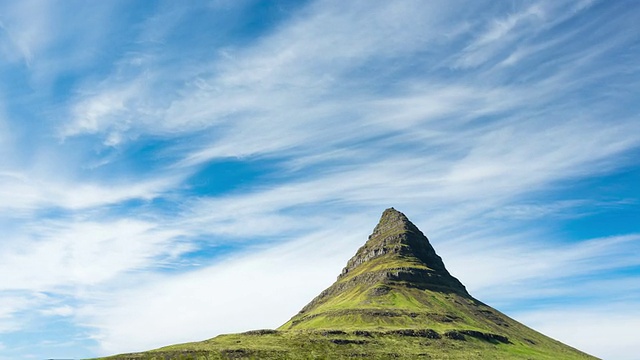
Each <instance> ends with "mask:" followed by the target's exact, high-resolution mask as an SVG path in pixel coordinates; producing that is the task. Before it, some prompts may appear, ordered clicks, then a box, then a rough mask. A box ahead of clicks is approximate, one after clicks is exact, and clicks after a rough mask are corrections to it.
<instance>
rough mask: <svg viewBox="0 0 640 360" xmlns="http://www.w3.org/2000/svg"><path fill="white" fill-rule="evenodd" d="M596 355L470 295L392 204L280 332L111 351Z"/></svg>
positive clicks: (284, 355) (140, 357)
mask: <svg viewBox="0 0 640 360" xmlns="http://www.w3.org/2000/svg"><path fill="white" fill-rule="evenodd" d="M185 356H187V357H189V358H191V357H197V358H205V357H206V358H207V359H240V358H242V359H311V358H322V359H353V358H360V359H418V358H420V359H422V358H430V359H470V358H474V359H522V360H525V359H526V360H529V359H567V360H569V359H575V360H578V359H595V358H593V357H591V356H589V355H587V354H584V353H582V352H580V351H578V350H576V349H573V348H571V347H568V346H566V345H564V344H562V343H560V342H557V341H555V340H553V339H550V338H548V337H546V336H544V335H542V334H540V333H538V332H536V331H535V330H532V329H530V328H527V327H526V326H524V325H522V324H520V323H518V322H517V321H515V320H513V319H511V318H509V317H508V316H506V315H504V314H502V313H501V312H499V311H497V310H495V309H493V308H491V307H490V306H487V305H486V304H483V303H482V302H480V301H478V300H476V299H474V298H473V297H471V295H469V294H468V293H467V291H466V290H465V288H464V286H463V285H462V284H461V283H460V282H459V281H458V280H457V279H456V278H454V277H453V276H451V274H449V272H448V271H447V269H446V268H445V266H444V263H443V262H442V259H441V258H440V256H438V255H437V254H436V252H435V250H434V249H433V247H432V246H431V244H430V243H429V240H427V237H426V236H424V234H423V233H422V232H421V231H420V230H419V229H418V228H417V227H416V226H415V225H414V224H413V223H412V222H411V221H409V219H408V218H407V217H406V216H405V215H404V214H403V213H401V212H399V211H397V210H395V209H394V208H390V209H387V210H385V211H384V212H383V214H382V217H381V218H380V222H379V223H378V225H377V226H376V227H375V229H374V231H373V233H372V234H371V235H370V236H369V239H368V241H367V242H366V243H365V244H364V245H363V246H362V247H361V248H360V249H359V250H358V251H357V252H356V254H355V256H354V257H353V258H351V260H349V262H348V263H347V266H346V267H345V268H344V270H343V271H342V273H341V274H340V276H338V279H337V281H336V282H335V283H334V284H333V285H331V286H330V287H329V288H327V289H326V290H324V291H323V292H321V293H320V295H318V296H317V297H316V298H315V299H313V301H311V303H309V304H308V305H307V306H305V307H304V308H303V309H302V310H301V311H300V312H299V313H298V314H297V315H295V316H294V317H293V318H291V319H290V320H289V321H287V322H286V323H285V324H283V325H282V326H281V327H280V328H278V330H255V331H248V332H245V333H242V334H230V335H220V336H219V337H216V338H214V339H210V340H206V341H203V342H196V343H187V344H182V345H175V346H169V347H165V348H161V349H158V350H153V351H151V352H145V353H139V354H125V355H122V356H116V357H110V358H109V359H114V360H115V359H120V360H144V359H158V358H162V359H177V358H181V359H182V358H183V357H185Z"/></svg>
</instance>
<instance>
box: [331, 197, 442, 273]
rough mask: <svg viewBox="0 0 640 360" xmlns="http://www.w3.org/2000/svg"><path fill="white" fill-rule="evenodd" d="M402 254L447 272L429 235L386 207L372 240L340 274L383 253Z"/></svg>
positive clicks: (390, 254) (397, 212)
mask: <svg viewBox="0 0 640 360" xmlns="http://www.w3.org/2000/svg"><path fill="white" fill-rule="evenodd" d="M385 255H387V256H392V257H393V256H396V257H402V258H404V259H405V260H408V261H410V262H415V263H417V264H420V265H424V266H426V267H427V268H429V269H431V270H433V271H439V272H444V273H446V274H447V275H449V274H448V272H447V270H446V269H445V267H444V263H443V262H442V258H440V256H438V255H437V254H436V252H435V250H434V249H433V247H432V246H431V244H430V243H429V240H428V239H427V237H426V236H425V235H424V234H423V233H422V231H420V229H418V227H417V226H415V225H414V224H413V223H412V222H411V221H410V220H409V219H408V218H407V217H406V216H405V215H404V214H403V213H401V212H400V211H398V210H396V209H394V208H389V209H386V210H385V211H384V212H383V213H382V216H381V217H380V221H379V222H378V225H376V227H375V228H374V230H373V233H372V234H371V235H369V240H368V241H367V242H366V243H365V245H364V246H362V247H361V248H360V249H359V250H358V252H357V253H356V255H355V256H354V257H353V258H351V260H349V262H348V263H347V266H346V267H345V268H344V269H343V271H342V274H341V275H340V276H345V275H347V274H348V273H349V272H350V271H352V270H354V269H355V268H356V267H358V266H359V265H361V264H363V263H365V262H367V261H369V260H373V259H375V258H377V257H380V256H385Z"/></svg>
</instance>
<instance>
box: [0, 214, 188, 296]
mask: <svg viewBox="0 0 640 360" xmlns="http://www.w3.org/2000/svg"><path fill="white" fill-rule="evenodd" d="M25 230H26V229H25ZM179 235H181V233H180V232H179V231H175V230H163V229H158V226H157V225H156V224H153V223H149V222H144V221H137V220H114V221H103V222H99V223H98V222H92V221H77V222H70V223H67V222H58V223H55V222H54V223H44V224H41V225H32V226H30V227H29V228H28V232H26V234H25V232H23V234H22V236H24V238H11V237H10V238H9V240H11V242H9V243H5V244H4V246H3V251H2V253H0V259H1V260H0V276H1V277H2V278H3V279H5V280H4V281H3V282H2V284H0V289H2V290H17V289H19V290H29V291H34V292H41V291H63V292H64V289H74V288H77V287H82V286H89V285H97V284H106V283H107V282H108V281H110V280H113V279H114V278H116V277H117V276H120V275H122V274H124V273H127V272H129V271H134V270H137V269H143V268H147V267H149V266H152V265H153V264H155V260H154V258H156V257H162V256H165V257H166V256H167V255H168V254H169V252H170V249H171V248H172V247H173V246H172V245H171V244H170V241H171V240H172V239H173V238H175V237H177V236H179ZM9 236H11V234H9ZM5 237H7V235H5Z"/></svg>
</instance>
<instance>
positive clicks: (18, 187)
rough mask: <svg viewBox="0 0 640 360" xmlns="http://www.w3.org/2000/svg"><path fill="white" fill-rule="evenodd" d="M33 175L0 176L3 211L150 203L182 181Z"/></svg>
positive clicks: (1, 208) (14, 174) (0, 202)
mask: <svg viewBox="0 0 640 360" xmlns="http://www.w3.org/2000/svg"><path fill="white" fill-rule="evenodd" d="M40 176H42V175H41V174H39V173H36V175H35V176H33V175H31V174H29V172H15V171H13V172H0V211H4V212H7V211H18V212H30V211H32V210H35V209H39V208H46V207H61V208H66V209H74V210H78V209H86V208H91V207H97V206H104V205H110V204H116V203H120V202H123V201H126V200H131V199H142V200H150V199H153V198H155V197H157V196H159V195H160V194H161V193H163V192H165V191H167V190H169V189H171V188H172V187H174V186H176V185H177V183H178V181H179V178H177V177H176V178H171V177H167V178H158V179H152V180H148V181H137V182H130V183H127V182H125V183H119V184H118V183H106V184H100V183H93V184H92V183H90V182H81V183H78V182H74V181H69V180H66V179H64V178H62V179H56V177H57V175H49V177H47V178H38V177H40Z"/></svg>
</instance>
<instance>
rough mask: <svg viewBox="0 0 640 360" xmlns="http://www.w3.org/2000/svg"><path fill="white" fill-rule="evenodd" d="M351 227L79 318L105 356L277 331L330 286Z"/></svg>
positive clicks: (133, 295)
mask: <svg viewBox="0 0 640 360" xmlns="http://www.w3.org/2000/svg"><path fill="white" fill-rule="evenodd" d="M352 218H353V217H351V219H352ZM345 222H347V220H346V219H340V220H338V221H337V224H336V225H339V226H338V227H337V228H334V229H330V230H325V231H322V232H318V233H315V234H312V235H309V236H307V237H305V238H303V239H299V240H298V241H295V242H291V243H287V244H283V245H279V246H276V247H273V248H271V249H264V250H257V249H256V250H257V251H255V252H254V253H252V254H245V255H242V256H233V257H231V258H228V259H225V260H223V261H219V262H218V263H216V264H215V265H212V266H208V267H204V268H202V269H199V270H196V271H193V272H189V273H184V274H178V275H165V276H162V275H158V276H156V277H154V278H152V279H148V278H147V279H145V281H144V283H143V284H136V285H134V286H133V287H131V288H129V289H120V291H117V292H113V293H111V294H109V295H105V296H104V297H103V298H102V299H101V300H100V301H99V302H95V303H92V304H91V305H89V306H87V307H85V308H83V309H81V310H79V318H80V320H81V321H82V322H83V323H84V324H87V325H89V326H92V327H95V328H96V333H95V335H94V336H95V338H96V340H98V342H99V343H100V345H101V347H102V353H103V354H113V353H119V352H128V351H135V350H143V349H149V348H154V347H159V346H163V345H167V344H170V343H175V342H180V341H183V342H186V341H193V340H198V339H202V340H204V339H206V338H209V337H212V336H214V335H216V334H219V333H229V332H235V331H244V330H250V329H256V328H275V327H277V326H279V325H281V324H283V323H285V322H286V321H287V320H289V318H290V317H291V316H293V315H294V314H295V312H296V311H298V310H299V309H300V308H302V306H304V305H305V304H306V303H307V302H308V301H310V300H311V299H312V298H313V297H314V296H315V295H317V292H319V291H320V290H322V287H324V286H328V285H330V284H331V282H333V280H334V279H335V276H337V274H338V273H339V270H340V269H341V266H343V264H344V263H345V262H346V260H347V258H345V254H348V253H351V252H355V247H357V246H358V240H357V237H358V236H353V234H352V233H349V232H347V233H345V232H343V231H342V230H343V229H344V223H345ZM359 235H360V234H359ZM168 309H170V311H168ZM124 323H126V324H127V325H126V326H122V325H123V324H124ZM149 324H153V326H149ZM194 324H199V325H198V326H194Z"/></svg>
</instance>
